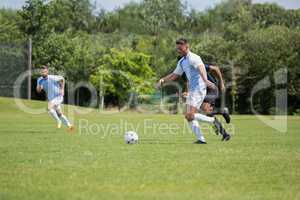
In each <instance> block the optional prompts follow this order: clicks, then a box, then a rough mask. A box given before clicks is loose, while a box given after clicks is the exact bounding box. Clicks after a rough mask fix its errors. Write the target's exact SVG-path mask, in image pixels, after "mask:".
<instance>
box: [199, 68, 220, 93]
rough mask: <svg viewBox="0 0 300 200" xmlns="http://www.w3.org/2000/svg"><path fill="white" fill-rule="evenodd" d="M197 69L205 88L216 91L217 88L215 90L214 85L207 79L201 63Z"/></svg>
mask: <svg viewBox="0 0 300 200" xmlns="http://www.w3.org/2000/svg"><path fill="white" fill-rule="evenodd" d="M198 69H199V73H200V76H201V77H202V79H203V81H204V83H205V84H206V85H207V87H208V88H210V89H213V90H216V89H217V88H216V86H215V84H213V83H212V82H211V81H209V80H208V79H207V72H206V69H205V65H204V64H203V63H201V64H199V65H198Z"/></svg>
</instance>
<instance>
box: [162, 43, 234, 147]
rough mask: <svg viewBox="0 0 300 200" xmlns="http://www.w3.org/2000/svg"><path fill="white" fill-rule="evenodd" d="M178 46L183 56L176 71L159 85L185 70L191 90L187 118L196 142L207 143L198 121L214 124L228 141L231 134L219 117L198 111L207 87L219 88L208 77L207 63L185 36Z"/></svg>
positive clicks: (188, 98) (172, 79)
mask: <svg viewBox="0 0 300 200" xmlns="http://www.w3.org/2000/svg"><path fill="white" fill-rule="evenodd" d="M176 48H177V50H178V53H179V54H180V56H182V58H181V59H180V60H179V62H178V64H177V67H176V69H175V71H174V72H173V73H171V74H169V75H167V76H165V77H164V78H162V79H160V80H159V82H158V84H157V87H161V85H162V84H163V83H165V82H167V81H174V80H176V79H177V78H179V77H180V76H181V75H182V74H183V73H184V72H185V74H186V76H187V79H188V82H189V92H188V97H187V101H186V104H187V113H186V114H185V118H186V119H187V121H188V122H189V124H190V127H191V129H192V131H193V132H194V133H195V134H196V136H197V139H198V140H197V141H196V142H195V143H197V144H206V141H205V137H204V135H203V134H202V132H201V130H200V126H199V122H198V121H203V122H208V123H212V124H214V125H215V127H216V129H217V130H218V132H219V133H220V134H221V135H222V136H223V138H222V140H224V141H228V140H229V139H230V135H229V134H228V133H227V132H226V131H225V129H224V128H223V127H222V125H221V123H220V122H219V121H218V120H217V118H215V117H208V116H206V115H203V114H200V113H199V112H198V111H199V109H200V107H201V105H202V103H203V101H204V98H205V96H206V90H207V88H209V89H211V90H216V89H217V88H216V86H215V84H213V83H212V82H211V81H209V80H208V79H207V72H206V69H205V65H204V64H203V62H202V60H201V58H200V56H198V55H196V54H194V53H192V52H191V51H190V50H189V45H188V42H187V40H186V39H184V38H181V39H179V40H177V41H176Z"/></svg>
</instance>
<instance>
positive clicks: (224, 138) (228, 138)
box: [222, 133, 231, 141]
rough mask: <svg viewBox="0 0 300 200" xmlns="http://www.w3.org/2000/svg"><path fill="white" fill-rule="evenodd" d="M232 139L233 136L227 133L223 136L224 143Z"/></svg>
mask: <svg viewBox="0 0 300 200" xmlns="http://www.w3.org/2000/svg"><path fill="white" fill-rule="evenodd" d="M230 138H231V136H230V135H229V134H228V133H226V134H224V135H223V138H222V141H229V140H230Z"/></svg>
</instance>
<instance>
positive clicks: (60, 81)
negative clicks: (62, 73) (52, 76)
mask: <svg viewBox="0 0 300 200" xmlns="http://www.w3.org/2000/svg"><path fill="white" fill-rule="evenodd" d="M59 86H60V93H61V95H64V94H65V79H64V78H63V77H60V80H59Z"/></svg>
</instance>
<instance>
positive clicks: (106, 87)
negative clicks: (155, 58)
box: [90, 49, 155, 106]
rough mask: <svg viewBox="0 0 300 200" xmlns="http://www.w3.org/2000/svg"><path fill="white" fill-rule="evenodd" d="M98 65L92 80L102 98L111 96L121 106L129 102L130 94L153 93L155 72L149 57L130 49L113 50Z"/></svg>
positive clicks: (100, 59)
mask: <svg viewBox="0 0 300 200" xmlns="http://www.w3.org/2000/svg"><path fill="white" fill-rule="evenodd" d="M98 64H99V67H98V68H97V70H96V71H95V73H93V74H92V75H91V77H90V80H91V82H92V83H93V85H94V86H95V87H96V88H98V89H99V92H100V94H101V97H102V98H103V97H104V96H108V95H111V96H113V97H114V98H115V99H117V102H116V103H117V104H118V105H119V106H121V105H123V104H124V103H125V102H126V101H128V100H129V96H130V94H133V93H137V94H149V93H151V92H152V91H153V83H154V81H155V80H153V76H154V72H153V70H152V69H151V67H150V65H149V64H150V56H148V55H145V54H143V53H138V52H134V51H132V50H130V49H123V50H117V49H111V50H110V51H109V52H108V53H107V54H105V55H104V56H103V57H101V58H99V60H98ZM102 102H103V101H102Z"/></svg>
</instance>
